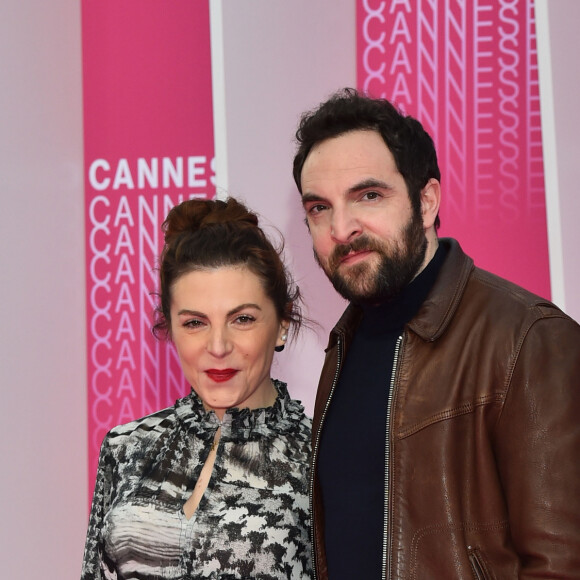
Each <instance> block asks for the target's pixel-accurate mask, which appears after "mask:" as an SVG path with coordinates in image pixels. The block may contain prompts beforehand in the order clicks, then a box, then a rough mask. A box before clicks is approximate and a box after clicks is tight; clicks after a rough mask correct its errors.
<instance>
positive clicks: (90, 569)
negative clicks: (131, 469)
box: [81, 435, 113, 580]
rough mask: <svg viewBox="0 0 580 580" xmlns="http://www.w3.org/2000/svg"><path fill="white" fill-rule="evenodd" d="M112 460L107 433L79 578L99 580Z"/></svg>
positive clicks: (101, 576) (108, 505)
mask: <svg viewBox="0 0 580 580" xmlns="http://www.w3.org/2000/svg"><path fill="white" fill-rule="evenodd" d="M112 465H113V461H112V456H111V453H110V447H109V435H107V436H106V437H105V439H104V440H103V443H102V445H101V452H100V455H99V466H98V469H97V478H96V482H95V491H94V493H93V503H92V506H91V513H90V516H89V525H88V530H87V538H86V541H85V552H84V557H83V567H82V572H81V580H97V579H98V580H101V579H104V578H105V576H104V575H102V566H101V565H102V561H103V560H102V559H103V538H102V528H103V519H104V517H105V515H106V514H107V512H108V510H109V507H110V504H111V492H112V479H113V477H112V475H113V469H112Z"/></svg>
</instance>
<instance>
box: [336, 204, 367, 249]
mask: <svg viewBox="0 0 580 580" xmlns="http://www.w3.org/2000/svg"><path fill="white" fill-rule="evenodd" d="M361 233H362V227H361V225H360V223H359V221H358V220H357V219H356V217H355V216H354V215H353V213H352V211H350V210H349V209H348V208H346V209H339V210H337V209H335V210H334V211H333V214H332V222H331V224H330V235H331V236H332V239H333V241H334V242H335V243H337V244H348V243H350V242H352V240H354V239H355V238H357V237H358V236H360V234H361Z"/></svg>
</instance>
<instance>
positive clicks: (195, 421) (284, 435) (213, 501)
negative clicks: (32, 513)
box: [81, 381, 312, 580]
mask: <svg viewBox="0 0 580 580" xmlns="http://www.w3.org/2000/svg"><path fill="white" fill-rule="evenodd" d="M274 384H275V386H276V389H277V390H278V398H277V399H276V402H275V403H274V405H273V406H272V407H269V408H266V409H256V410H249V409H241V410H240V409H234V410H231V411H228V412H227V413H226V414H225V415H224V418H223V420H222V421H221V422H220V421H219V419H218V418H217V417H216V415H215V413H213V412H207V411H205V410H204V408H203V404H202V402H201V400H200V399H199V397H198V396H197V395H196V394H195V393H194V392H193V391H192V392H191V393H190V394H189V395H188V396H186V397H184V398H182V399H179V400H178V401H177V402H176V403H175V405H174V406H173V407H170V408H168V409H164V410H163V411H159V412H157V413H154V414H152V415H149V416H147V417H144V418H142V419H139V420H137V421H133V422H131V423H128V424H126V425H121V426H119V427H116V428H114V429H112V430H111V431H110V432H109V433H108V434H107V436H106V437H105V439H104V441H103V444H102V447H101V454H100V458H99V468H98V473H97V480H96V485H95V493H94V497H93V505H92V509H91V515H90V520H89V527H88V533H87V540H86V545H85V554H84V561H83V569H82V575H81V580H89V579H96V578H99V579H117V580H126V579H139V580H152V579H154V578H159V579H177V578H179V579H212V580H213V579H215V580H218V579H222V580H225V579H228V580H230V579H231V580H233V579H250V578H251V579H260V580H278V579H282V578H283V579H289V578H291V579H296V580H301V579H310V578H311V576H312V574H311V571H312V568H311V552H310V542H309V538H308V525H309V514H308V489H307V487H308V460H309V454H310V431H311V421H310V419H308V418H306V416H305V415H304V409H303V407H302V405H301V404H300V403H299V402H298V401H294V400H292V399H290V397H289V395H288V391H287V389H286V385H285V384H284V383H281V382H279V381H274ZM219 427H221V438H220V441H219V446H218V449H217V456H216V460H215V465H214V469H213V473H212V476H211V479H210V481H209V484H208V487H207V489H206V491H205V493H204V495H203V498H202V499H201V502H200V504H199V507H198V508H197V510H196V511H195V513H194V514H193V516H192V517H191V518H190V519H189V520H188V519H187V518H186V517H185V514H184V512H183V504H184V503H185V501H186V500H187V499H188V498H189V496H190V495H191V493H192V491H193V488H194V486H195V483H196V481H197V479H198V477H199V474H200V472H201V469H202V467H203V465H204V463H205V460H206V458H207V456H208V454H209V451H210V448H211V446H212V443H213V440H214V435H215V433H216V431H217V429H218V428H219Z"/></svg>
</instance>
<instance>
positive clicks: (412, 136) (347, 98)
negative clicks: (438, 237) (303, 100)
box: [293, 88, 441, 228]
mask: <svg viewBox="0 0 580 580" xmlns="http://www.w3.org/2000/svg"><path fill="white" fill-rule="evenodd" d="M358 130H370V131H377V132H378V133H379V134H380V135H381V137H382V138H383V141H384V142H385V144H386V146H387V147H388V148H389V150H390V152H391V153H392V155H393V157H394V159H395V164H396V166H397V169H398V170H399V173H400V174H401V175H402V176H403V178H404V180H405V184H406V185H407V189H408V191H409V198H410V200H411V204H412V206H413V209H414V210H415V211H419V212H420V208H421V190H422V189H423V188H424V187H425V185H427V182H428V181H429V179H431V178H435V179H437V181H441V172H440V171H439V165H438V164H437V153H436V151H435V145H434V144H433V140H432V139H431V137H430V136H429V134H428V133H427V132H426V131H425V129H424V128H423V125H421V123H419V121H417V120H416V119H414V118H413V117H410V116H405V115H402V114H401V113H400V112H399V111H398V110H397V109H396V107H394V106H393V105H392V104H391V103H390V102H389V101H387V100H386V99H373V98H371V97H367V96H364V95H362V94H360V93H359V92H357V91H356V90H355V89H351V88H346V89H342V90H340V91H338V92H337V93H335V94H333V95H332V96H331V97H330V98H329V99H328V100H326V101H325V102H323V103H322V104H320V105H319V106H318V107H317V108H316V109H314V110H312V111H308V112H306V113H304V114H303V115H302V118H301V120H300V125H299V126H298V130H297V131H296V141H297V143H298V148H297V151H296V156H295V157H294V167H293V175H294V181H295V182H296V186H297V187H298V191H299V192H300V193H302V184H301V175H302V168H303V166H304V162H305V161H306V158H307V157H308V154H309V153H310V151H311V149H312V147H314V146H315V145H316V144H317V143H320V142H322V141H324V140H326V139H330V138H332V137H338V136H339V135H343V134H344V133H349V132H351V131H358ZM439 223H440V222H439V216H437V219H436V220H435V228H438V227H439Z"/></svg>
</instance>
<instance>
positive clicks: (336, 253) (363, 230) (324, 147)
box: [301, 130, 427, 303]
mask: <svg viewBox="0 0 580 580" xmlns="http://www.w3.org/2000/svg"><path fill="white" fill-rule="evenodd" d="M301 183H302V203H303V205H304V209H305V211H306V219H307V223H308V227H309V229H310V234H311V235H312V241H313V245H314V254H315V257H316V259H317V261H318V263H319V264H320V266H321V267H322V269H323V270H324V272H325V273H326V275H327V276H328V278H329V279H330V281H331V282H332V284H333V285H334V287H335V289H336V290H337V292H339V293H340V294H341V295H342V296H343V297H344V298H346V299H348V300H350V301H352V302H357V303H377V302H382V301H385V300H390V299H392V298H393V297H394V296H396V295H398V294H399V293H400V292H401V290H402V289H403V288H404V287H405V286H407V285H408V284H409V282H411V280H412V279H413V278H414V277H415V276H416V275H417V274H418V273H419V272H420V271H421V270H422V269H423V268H424V267H425V253H426V248H427V240H426V237H425V231H424V225H423V220H422V218H421V215H417V214H416V212H413V209H412V206H411V201H410V199H409V194H408V191H407V186H406V184H405V180H404V179H403V176H402V175H401V174H400V173H399V171H398V170H397V167H396V164H395V160H394V158H393V155H392V154H391V152H390V151H389V149H388V147H387V146H386V145H385V142H384V141H383V139H382V137H381V136H380V135H379V133H377V132H376V131H370V130H369V131H353V132H350V133H345V134H343V135H340V136H338V137H333V138H331V139H327V140H326V141H322V142H321V143H318V144H317V145H315V146H314V147H313V148H312V150H311V151H310V153H309V155H308V157H307V158H306V161H305V163H304V167H303V169H302V179H301Z"/></svg>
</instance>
